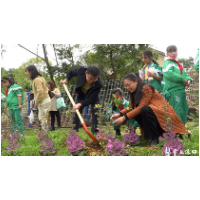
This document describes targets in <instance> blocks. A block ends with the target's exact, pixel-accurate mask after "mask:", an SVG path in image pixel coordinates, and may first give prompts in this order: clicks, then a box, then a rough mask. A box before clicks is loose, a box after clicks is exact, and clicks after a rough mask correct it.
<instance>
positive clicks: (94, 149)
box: [85, 137, 108, 156]
mask: <svg viewBox="0 0 200 200" xmlns="http://www.w3.org/2000/svg"><path fill="white" fill-rule="evenodd" d="M97 140H98V141H99V144H100V145H98V144H97V143H96V142H94V141H87V142H85V145H86V152H87V156H94V155H96V156H102V155H104V154H105V148H106V145H107V144H108V141H107V140H105V139H103V137H100V138H98V139H97Z"/></svg>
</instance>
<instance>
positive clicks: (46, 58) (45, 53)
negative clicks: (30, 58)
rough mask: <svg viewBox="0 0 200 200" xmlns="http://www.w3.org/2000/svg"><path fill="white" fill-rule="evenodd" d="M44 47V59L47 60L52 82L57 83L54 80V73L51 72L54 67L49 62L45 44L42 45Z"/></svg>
mask: <svg viewBox="0 0 200 200" xmlns="http://www.w3.org/2000/svg"><path fill="white" fill-rule="evenodd" d="M42 47H43V52H44V58H45V62H46V65H47V69H48V72H49V75H50V77H51V80H52V81H53V82H54V83H55V81H54V78H53V73H52V70H51V69H52V66H50V64H49V61H48V57H47V51H46V46H45V44H42Z"/></svg>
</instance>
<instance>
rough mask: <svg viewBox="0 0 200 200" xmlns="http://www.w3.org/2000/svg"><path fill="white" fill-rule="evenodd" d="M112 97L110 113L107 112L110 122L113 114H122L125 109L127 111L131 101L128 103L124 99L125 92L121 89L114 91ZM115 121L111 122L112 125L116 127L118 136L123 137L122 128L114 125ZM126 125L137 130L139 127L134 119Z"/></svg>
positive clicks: (107, 118)
mask: <svg viewBox="0 0 200 200" xmlns="http://www.w3.org/2000/svg"><path fill="white" fill-rule="evenodd" d="M111 95H112V102H111V103H110V105H109V107H108V111H107V113H106V117H105V118H106V120H107V121H110V117H111V116H112V115H113V114H115V113H120V111H122V110H123V109H125V108H126V107H127V106H128V105H129V101H127V100H126V99H125V98H124V97H123V92H122V90H121V89H120V88H116V89H113V90H112V91H111ZM113 95H115V96H114V97H113ZM114 121H115V119H113V120H112V121H111V123H112V125H113V126H114V130H115V131H116V135H117V136H120V135H121V131H120V126H116V125H114V124H113V122H114ZM126 125H127V126H131V127H133V128H134V129H136V128H137V127H138V123H137V121H135V120H134V119H131V120H128V121H127V122H126Z"/></svg>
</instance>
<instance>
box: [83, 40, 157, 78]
mask: <svg viewBox="0 0 200 200" xmlns="http://www.w3.org/2000/svg"><path fill="white" fill-rule="evenodd" d="M146 49H150V50H152V51H153V53H154V57H155V58H158V53H157V52H156V51H155V50H153V49H152V48H151V47H150V45H148V44H138V45H136V44H94V45H93V48H92V50H93V51H91V52H87V53H86V54H85V55H84V56H83V58H82V59H81V62H82V63H86V64H87V65H91V64H96V65H98V66H99V68H100V71H101V76H102V77H103V78H108V77H111V78H117V77H123V76H125V75H126V74H128V73H131V72H132V73H134V72H138V70H139V69H140V68H141V67H142V59H141V54H142V52H143V51H144V50H146Z"/></svg>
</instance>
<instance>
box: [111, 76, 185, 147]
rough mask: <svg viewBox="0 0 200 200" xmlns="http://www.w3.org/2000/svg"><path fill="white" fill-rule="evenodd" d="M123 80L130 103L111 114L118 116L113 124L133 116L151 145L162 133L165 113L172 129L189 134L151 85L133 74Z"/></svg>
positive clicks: (165, 122)
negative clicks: (118, 111) (171, 124)
mask: <svg viewBox="0 0 200 200" xmlns="http://www.w3.org/2000/svg"><path fill="white" fill-rule="evenodd" d="M123 82H124V86H125V88H126V89H127V90H128V91H129V93H130V99H131V103H130V104H129V106H128V107H127V108H126V109H124V110H122V111H121V112H120V113H119V114H113V115H112V117H111V119H116V118H118V119H117V120H116V121H115V122H114V124H116V125H120V124H121V123H123V122H124V121H126V120H130V119H133V118H134V119H135V120H136V121H137V122H138V124H139V125H140V127H141V128H142V129H143V130H144V137H145V139H151V140H152V141H151V144H150V145H151V146H153V145H155V144H157V143H158V137H159V136H160V135H162V133H164V130H165V126H164V124H167V121H166V119H165V114H166V113H167V115H168V116H169V117H170V118H171V120H172V123H173V126H174V127H173V128H172V130H173V131H175V132H176V133H177V134H181V135H182V134H184V133H187V134H189V132H188V131H187V129H186V128H185V126H184V125H183V123H182V121H181V120H180V118H179V117H178V115H177V114H176V112H175V111H174V109H173V108H172V107H171V106H170V105H169V103H168V102H167V101H166V100H165V99H164V98H163V97H162V96H161V95H160V94H159V92H158V91H157V90H155V88H154V87H153V86H152V85H149V84H146V83H144V82H142V81H141V80H140V78H139V77H137V76H136V75H135V74H128V75H126V76H125V78H124V80H123ZM163 105H165V108H163ZM133 108H135V109H133ZM164 109H166V111H165V110H164Z"/></svg>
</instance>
